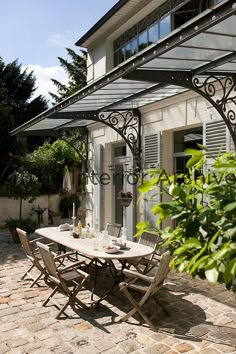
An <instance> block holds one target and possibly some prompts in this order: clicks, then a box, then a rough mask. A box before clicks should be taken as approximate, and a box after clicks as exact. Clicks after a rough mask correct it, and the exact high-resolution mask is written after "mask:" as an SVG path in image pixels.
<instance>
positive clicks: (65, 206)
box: [59, 194, 81, 218]
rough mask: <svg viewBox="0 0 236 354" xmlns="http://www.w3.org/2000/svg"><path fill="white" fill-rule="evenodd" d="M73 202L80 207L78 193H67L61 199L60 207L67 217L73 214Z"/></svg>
mask: <svg viewBox="0 0 236 354" xmlns="http://www.w3.org/2000/svg"><path fill="white" fill-rule="evenodd" d="M73 203H75V208H76V209H78V208H79V207H80V204H81V203H80V199H79V197H78V196H77V195H76V194H71V195H67V196H65V197H64V198H62V199H61V202H60V208H59V209H60V212H61V213H62V214H63V216H64V217H65V218H67V217H70V216H71V215H72V207H73Z"/></svg>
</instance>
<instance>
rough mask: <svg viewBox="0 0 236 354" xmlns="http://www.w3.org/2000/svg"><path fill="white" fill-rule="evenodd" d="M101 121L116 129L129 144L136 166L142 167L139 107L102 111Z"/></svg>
mask: <svg viewBox="0 0 236 354" xmlns="http://www.w3.org/2000/svg"><path fill="white" fill-rule="evenodd" d="M99 121H100V122H102V123H104V124H106V125H108V126H109V127H110V128H112V129H113V130H115V131H116V132H117V133H118V134H119V135H120V136H121V137H122V138H123V139H124V141H125V142H126V144H127V145H128V146H129V148H130V150H131V152H132V154H133V157H134V168H135V169H137V170H139V169H140V168H141V113H140V111H139V110H138V109H132V110H129V111H112V112H110V113H108V114H107V113H100V114H99Z"/></svg>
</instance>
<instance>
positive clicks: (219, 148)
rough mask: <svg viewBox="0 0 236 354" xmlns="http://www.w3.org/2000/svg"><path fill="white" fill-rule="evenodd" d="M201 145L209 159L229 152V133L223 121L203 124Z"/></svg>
mask: <svg viewBox="0 0 236 354" xmlns="http://www.w3.org/2000/svg"><path fill="white" fill-rule="evenodd" d="M203 145H205V146H206V147H207V148H208V154H209V157H210V158H211V157H213V158H214V157H216V156H217V155H218V154H219V152H221V153H224V152H226V151H229V150H230V133H229V130H228V128H227V126H226V124H225V122H224V120H223V119H220V120H215V121H209V122H205V123H204V124H203Z"/></svg>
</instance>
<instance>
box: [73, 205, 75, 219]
mask: <svg viewBox="0 0 236 354" xmlns="http://www.w3.org/2000/svg"><path fill="white" fill-rule="evenodd" d="M74 217H75V203H73V218H74Z"/></svg>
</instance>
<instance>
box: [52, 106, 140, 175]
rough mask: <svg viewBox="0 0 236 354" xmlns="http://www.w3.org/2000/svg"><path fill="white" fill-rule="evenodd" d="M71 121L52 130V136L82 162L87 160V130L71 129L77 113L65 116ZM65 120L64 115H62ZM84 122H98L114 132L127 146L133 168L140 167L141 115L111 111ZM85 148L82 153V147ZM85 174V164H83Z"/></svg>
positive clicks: (94, 114)
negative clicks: (67, 147)
mask: <svg viewBox="0 0 236 354" xmlns="http://www.w3.org/2000/svg"><path fill="white" fill-rule="evenodd" d="M66 116H67V118H69V119H71V120H72V123H71V124H69V125H68V123H65V124H64V125H61V126H60V127H58V128H56V129H54V134H53V135H54V136H57V137H58V138H60V139H63V140H65V141H66V142H67V143H68V144H70V145H71V146H72V147H73V148H74V149H75V150H76V152H77V153H78V154H79V156H80V157H81V159H82V161H85V160H86V161H87V160H88V143H89V141H88V129H87V127H85V126H82V127H76V128H73V121H76V119H78V113H76V112H70V113H67V114H66ZM63 117H64V118H65V113H64V114H63ZM86 120H89V121H92V122H99V123H103V124H105V125H107V126H108V127H110V128H112V129H113V130H115V131H116V132H117V133H118V134H119V135H120V136H121V137H122V139H123V140H124V141H125V142H126V144H127V145H128V146H129V148H130V150H131V152H132V154H133V157H134V166H135V167H138V168H139V167H140V163H141V157H140V154H141V114H140V111H139V110H138V109H133V110H132V109H131V110H128V111H111V112H106V113H96V112H93V114H90V115H86ZM84 145H85V146H86V152H84V149H83V146H84ZM84 170H85V171H86V172H87V164H86V165H85V164H84Z"/></svg>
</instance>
